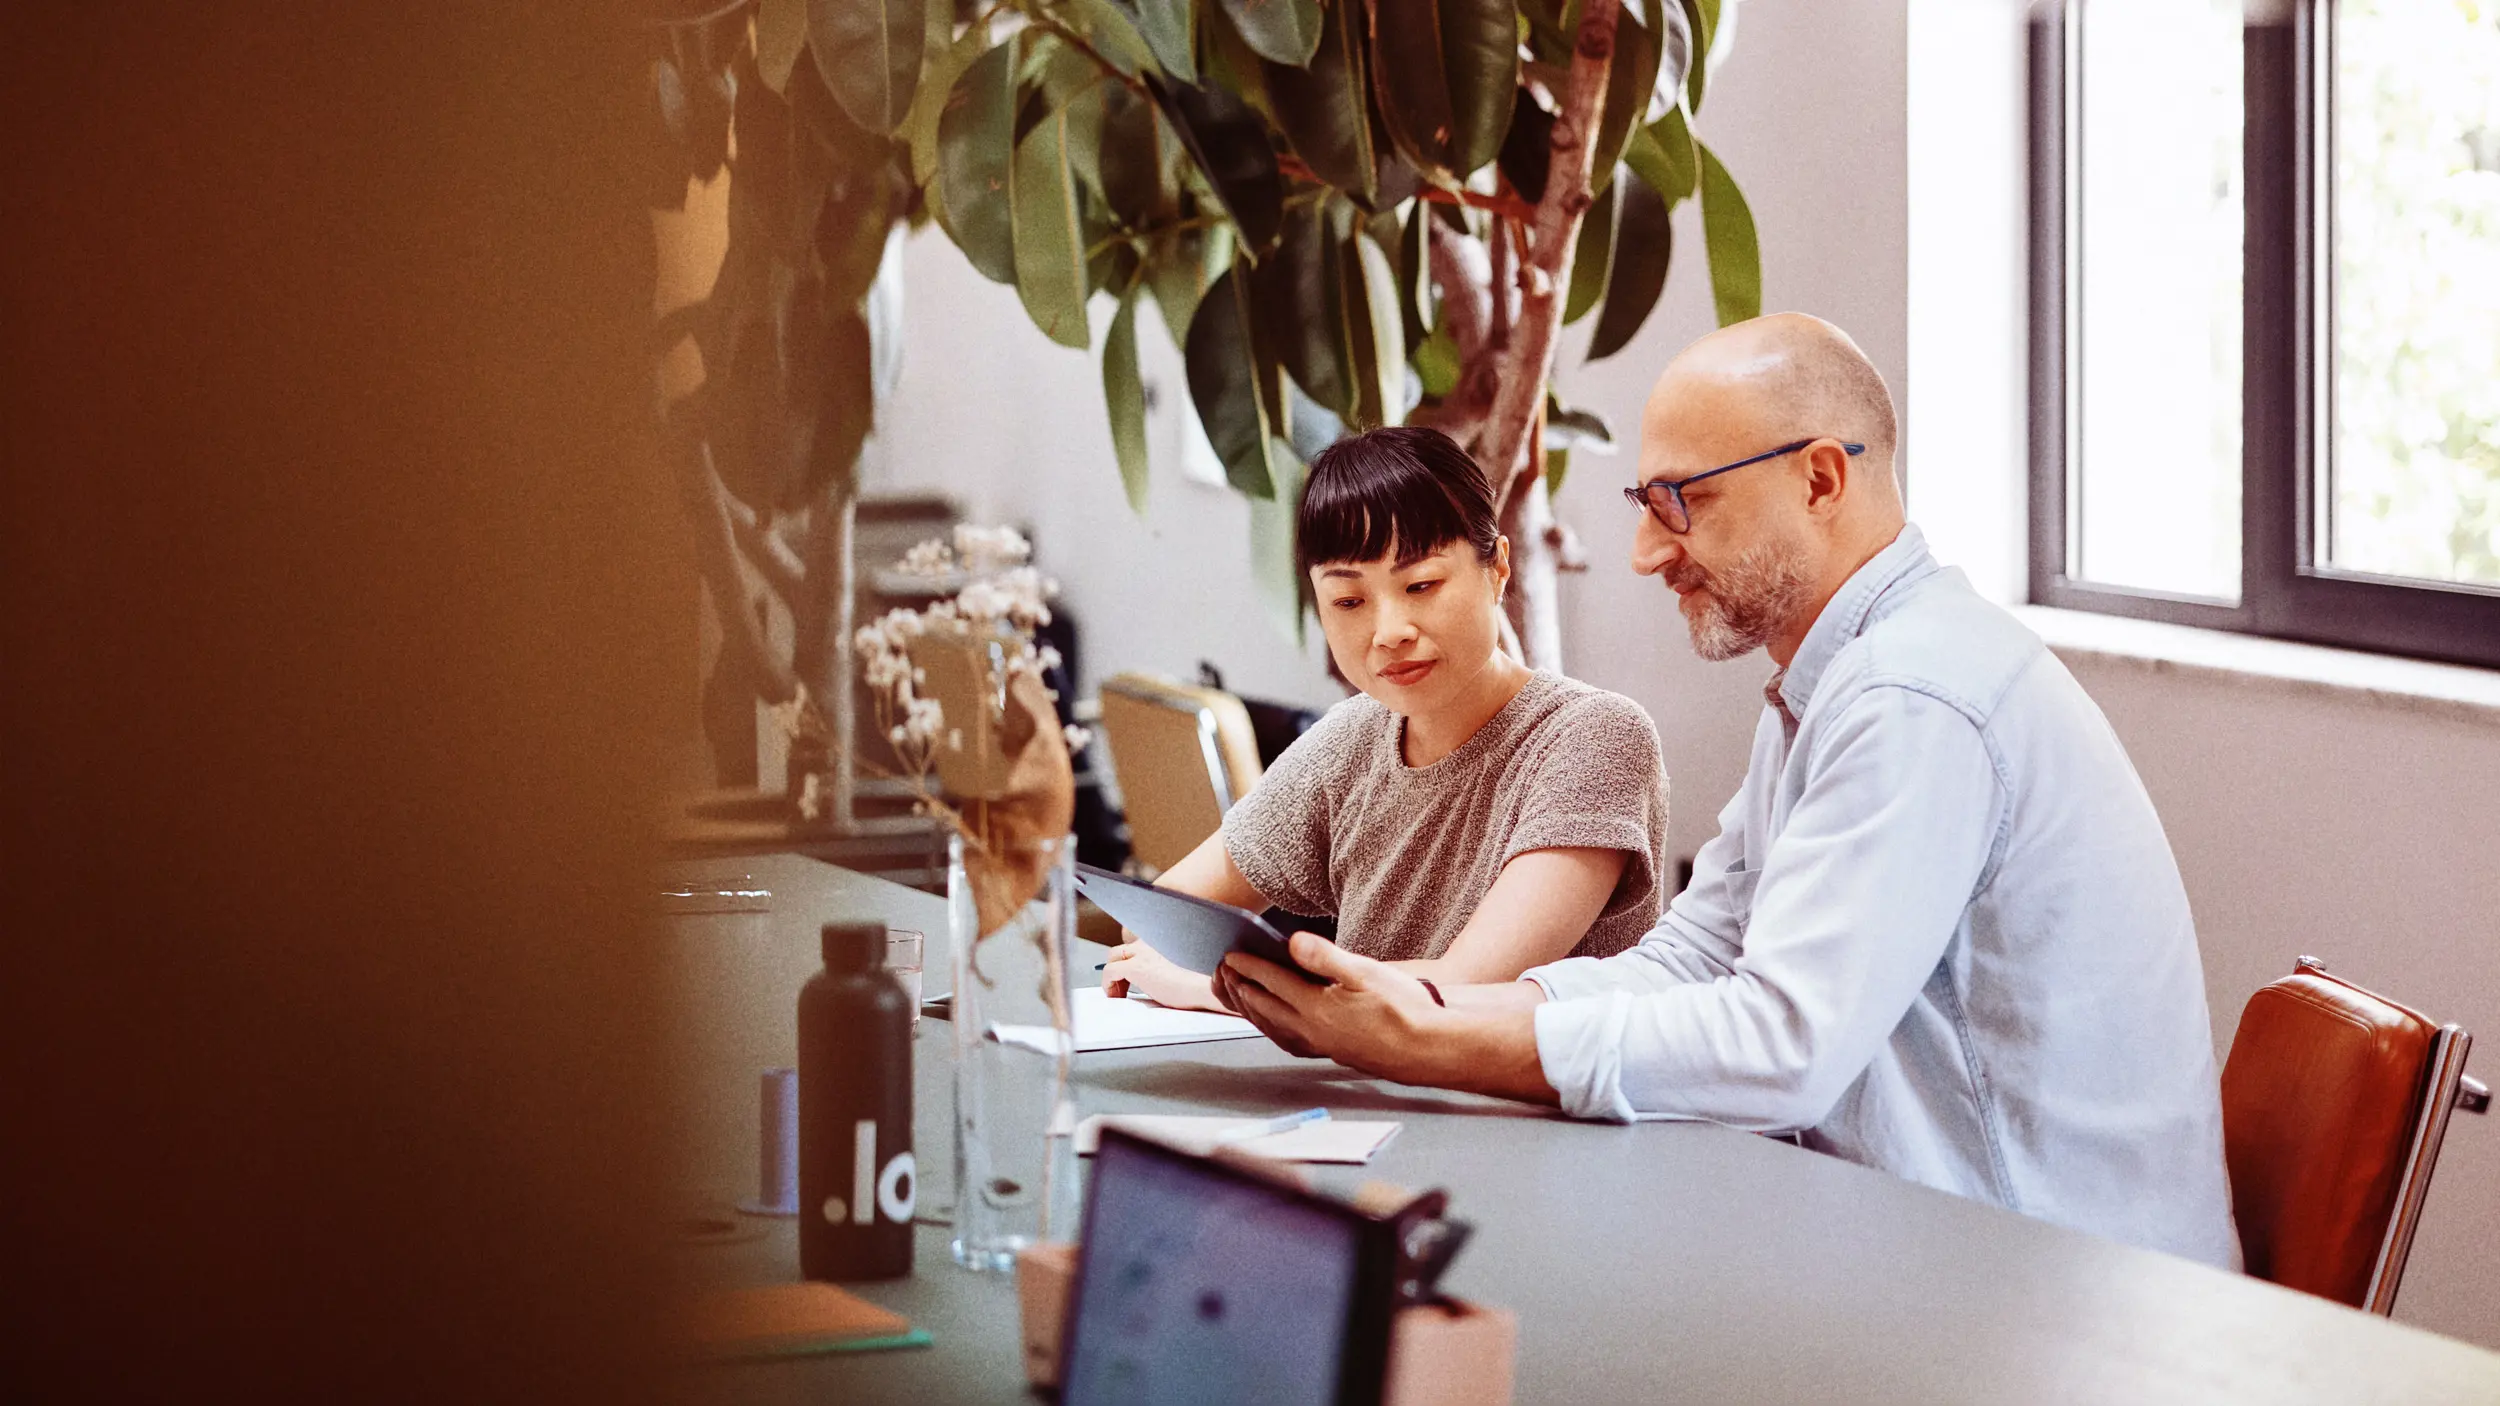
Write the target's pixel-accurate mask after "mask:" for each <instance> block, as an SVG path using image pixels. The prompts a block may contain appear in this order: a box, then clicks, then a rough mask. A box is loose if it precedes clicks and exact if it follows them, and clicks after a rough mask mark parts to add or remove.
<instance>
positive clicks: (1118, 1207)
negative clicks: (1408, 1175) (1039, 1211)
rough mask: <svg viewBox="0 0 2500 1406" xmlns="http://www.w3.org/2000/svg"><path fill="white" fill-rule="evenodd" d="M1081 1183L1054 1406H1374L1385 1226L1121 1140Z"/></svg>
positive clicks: (1238, 1168) (1389, 1247)
mask: <svg viewBox="0 0 2500 1406" xmlns="http://www.w3.org/2000/svg"><path fill="white" fill-rule="evenodd" d="M1086 1183H1087V1185H1086V1205H1085V1220H1084V1236H1083V1241H1084V1244H1083V1249H1082V1251H1081V1252H1080V1253H1079V1255H1078V1257H1077V1270H1076V1282H1075V1283H1074V1285H1073V1286H1071V1288H1070V1290H1069V1293H1068V1310H1067V1314H1066V1318H1065V1321H1064V1326H1063V1328H1062V1330H1061V1331H1062V1332H1063V1333H1064V1334H1065V1337H1064V1339H1063V1341H1062V1345H1061V1351H1060V1357H1059V1361H1060V1364H1061V1376H1060V1381H1061V1386H1060V1400H1061V1401H1062V1402H1063V1403H1065V1406H1103V1403H1108V1402H1117V1401H1187V1402H1193V1403H1197V1404H1198V1406H1376V1403H1378V1402H1379V1400H1380V1398H1381V1389H1382V1385H1383V1378H1384V1377H1385V1375H1386V1371H1387V1367H1388V1346H1389V1324H1390V1320H1391V1316H1392V1314H1393V1313H1394V1311H1395V1294H1394V1287H1395V1286H1394V1280H1395V1277H1396V1271H1397V1257H1398V1229H1397V1224H1396V1222H1394V1221H1392V1220H1389V1219H1386V1218H1383V1217H1379V1216H1375V1215H1371V1214H1369V1213H1366V1212H1364V1211H1361V1210H1359V1209H1357V1208H1355V1207H1354V1206H1351V1205H1349V1204H1347V1203H1345V1202H1342V1201H1339V1200H1337V1199H1335V1198H1333V1197H1330V1196H1327V1195H1325V1194H1322V1193H1318V1192H1313V1191H1308V1190H1304V1189H1302V1188H1301V1187H1298V1186H1294V1185H1291V1184H1288V1183H1286V1182H1284V1181H1281V1180H1274V1179H1271V1178H1270V1177H1268V1176H1265V1175H1261V1174H1260V1173H1258V1172H1257V1171H1255V1170H1253V1169H1250V1168H1246V1167H1244V1166H1242V1165H1240V1164H1238V1163H1228V1162H1226V1161H1222V1160H1216V1159H1209V1158H1205V1157H1196V1156H1191V1155H1188V1154H1186V1153H1182V1152H1179V1151H1177V1150H1175V1149H1172V1148H1169V1147H1166V1146H1164V1145H1162V1144H1160V1143H1157V1142H1152V1141H1150V1140H1148V1139H1145V1138H1140V1137H1135V1136H1132V1135H1130V1134H1128V1133H1126V1132H1124V1131H1122V1130H1120V1129H1118V1128H1106V1129H1104V1130H1103V1134H1102V1147H1101V1149H1100V1151H1098V1152H1097V1153H1096V1154H1095V1156H1094V1166H1093V1171H1092V1174H1091V1175H1089V1176H1088V1177H1087V1178H1086Z"/></svg>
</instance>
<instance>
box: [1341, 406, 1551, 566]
mask: <svg viewBox="0 0 2500 1406" xmlns="http://www.w3.org/2000/svg"><path fill="white" fill-rule="evenodd" d="M1500 536H1501V531H1500V529H1499V528H1498V527H1497V526H1496V525H1495V523H1494V521H1493V486H1492V485H1491V484H1490V483H1488V482H1487V481H1486V480H1485V476H1484V470H1483V469H1481V468H1479V467H1477V465H1476V461H1475V459H1474V457H1473V456H1471V455H1469V454H1468V452H1467V451H1466V450H1464V449H1461V448H1459V447H1458V443H1457V441H1455V440H1453V439H1451V438H1450V437H1449V436H1448V435H1445V434H1443V433H1441V432H1440V431H1439V430H1432V429H1423V428H1419V427H1411V426H1391V427H1389V428H1387V429H1378V430H1371V431H1367V432H1365V433H1363V434H1358V435H1352V436H1349V437H1347V438H1345V439H1341V440H1338V441H1337V442H1336V443H1335V444H1332V445H1330V446H1328V447H1327V448H1326V449H1323V450H1321V451H1320V455H1319V457H1318V458H1317V459H1315V460H1313V461H1312V463H1311V477H1310V481H1309V482H1308V483H1306V484H1304V485H1303V489H1302V509H1301V511H1300V512H1299V513H1298V514H1297V515H1296V516H1295V519H1294V529H1293V555H1294V566H1295V569H1296V570H1298V571H1300V572H1302V573H1304V574H1306V575H1307V574H1308V573H1309V572H1310V569H1311V568H1312V567H1314V566H1319V565H1321V564H1323V563H1326V562H1334V561H1352V562H1361V561H1377V560H1379V559H1380V558H1382V557H1385V556H1387V555H1389V553H1390V552H1391V551H1392V550H1394V551H1395V552H1396V553H1397V564H1398V565H1400V566H1404V565H1405V564H1407V563H1408V562H1411V561H1415V560H1418V559H1420V558H1423V557H1428V556H1430V555H1432V554H1433V553H1434V552H1437V551H1439V550H1441V549H1442V548H1443V547H1446V546H1448V545H1449V544H1450V543H1452V542H1465V543H1466V544H1467V545H1468V546H1470V547H1473V548H1475V552H1476V560H1478V561H1480V562H1489V561H1491V560H1493V551H1494V544H1495V542H1496V541H1497V540H1498V539H1499V538H1500Z"/></svg>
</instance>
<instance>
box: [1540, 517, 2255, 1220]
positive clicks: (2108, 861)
mask: <svg viewBox="0 0 2500 1406" xmlns="http://www.w3.org/2000/svg"><path fill="white" fill-rule="evenodd" d="M1768 692H1769V698H1770V702H1769V706H1766V707H1765V708H1764V709H1763V713H1762V720H1761V722H1760V724H1759V725H1758V726H1757V727H1756V728H1755V729H1754V744H1753V760H1752V764H1751V766H1750V768H1749V769H1748V770H1747V772H1746V774H1745V784H1744V788H1743V789H1742V790H1741V791H1739V792H1738V793H1737V795H1736V798H1735V799H1734V800H1733V801H1730V802H1729V803H1728V806H1727V809H1725V810H1724V811H1722V812H1720V815H1719V833H1718V836H1717V837H1716V838H1715V839H1713V840H1711V841H1710V843H1709V844H1707V845H1705V846H1703V847H1702V850H1701V852H1700V854H1699V855H1697V856H1696V857H1695V858H1694V861H1693V881H1692V883H1691V885H1690V886H1689V887H1687V888H1686V889H1685V891H1684V892H1683V893H1682V894H1680V895H1678V896H1677V897H1676V899H1675V900H1674V902H1673V903H1672V904H1670V905H1669V906H1668V909H1667V911H1666V913H1665V915H1664V916H1663V917H1661V918H1660V919H1659V921H1658V926H1657V927H1656V928H1655V929H1653V930H1652V931H1651V932H1650V934H1649V936H1648V937H1646V938H1644V939H1643V940H1642V942H1641V944H1640V945H1639V946H1637V947H1635V948H1633V949H1632V950H1631V951H1628V952H1625V953H1622V954H1620V955H1618V956H1614V957H1607V958H1602V959H1599V958H1585V957H1583V958H1573V959H1570V960H1567V961H1562V962H1556V963H1553V964H1552V965H1549V966H1544V967H1539V968H1537V969H1535V970H1533V971H1531V972H1529V973H1528V979H1530V980H1532V981H1535V982H1536V983H1537V984H1538V985H1539V986H1541V987H1543V988H1544V990H1545V993H1546V995H1547V996H1548V997H1550V998H1551V999H1550V1000H1548V1001H1547V1002H1546V1003H1545V1004H1543V1005H1541V1006H1539V1007H1538V1008H1537V1011H1536V1041H1537V1053H1538V1055H1539V1057H1540V1059H1541V1061H1542V1062H1543V1065H1544V1068H1545V1077H1546V1078H1547V1079H1548V1080H1549V1081H1550V1082H1551V1083H1552V1084H1553V1086H1554V1088H1555V1090H1556V1091H1557V1092H1559V1093H1560V1094H1561V1095H1562V1106H1563V1108H1564V1109H1565V1111H1567V1112H1569V1113H1572V1114H1574V1115H1576V1116H1579V1117H1583V1118H1608V1119H1617V1120H1630V1119H1633V1118H1639V1117H1666V1118H1696V1119H1709V1120H1712V1121H1715V1122H1720V1123H1726V1124H1730V1125H1733V1126H1735V1127H1739V1128H1748V1129H1754V1130H1757V1131H1764V1132H1791V1131H1794V1132H1797V1133H1798V1134H1799V1135H1800V1136H1799V1141H1801V1142H1802V1143H1803V1144H1804V1145H1805V1146H1807V1147H1810V1148H1814V1149H1817V1150H1819V1151H1823V1152H1828V1153H1831V1154H1832V1155H1834V1156H1838V1157H1845V1158H1847V1159H1849V1160H1850V1161H1853V1162H1860V1163H1864V1164H1865V1165H1867V1166H1870V1167H1880V1168H1882V1169H1884V1170H1885V1171H1889V1172H1892V1173H1894V1174H1896V1175H1899V1176H1902V1177H1906V1178H1908V1179H1909V1180H1911V1181H1916V1182H1922V1183H1924V1184H1926V1185H1929V1186H1933V1187H1938V1188H1941V1189H1943V1190H1946V1191H1951V1192H1957V1193H1959V1194H1961V1195H1964V1196H1970V1197H1975V1198H1977V1199H1979V1200H1982V1201H1989V1202H1993V1203H1995V1204H1997V1205H1999V1206H2004V1207H2006V1208H2008V1209H2011V1210H2015V1211H2020V1212H2023V1213H2026V1214H2029V1215H2034V1216H2038V1217H2040V1218H2042V1219H2044V1220H2049V1221H2055V1222H2057V1223H2059V1224H2063V1225H2068V1226H2073V1227H2076V1228H2078V1229H2081V1230H2087V1231H2092V1232H2094V1233H2097V1234H2101V1235H2105V1236H2108V1237H2110V1238H2112V1239H2116V1240H2123V1241H2128V1242H2131V1243H2133V1244H2138V1245H2144V1246H2149V1247H2151V1248H2153V1249H2157V1250H2167V1251H2170V1252H2172V1253H2175V1254H2180V1255H2185V1256H2187V1257H2189V1258H2191V1259H2197V1260H2203V1261H2205V1262H2207V1263H2209V1264H2215V1265H2221V1266H2225V1267H2229V1268H2237V1267H2238V1266H2239V1237H2238V1235H2237V1233H2236V1232H2235V1231H2234V1230H2233V1229H2232V1225H2231V1206H2230V1186H2229V1182H2228V1180H2227V1178H2226V1176H2225V1174H2224V1171H2223V1163H2222V1106H2221V1095H2220V1089H2219V1086H2218V1082H2217V1078H2216V1074H2215V1069H2214V1054H2213V1034H2212V1029H2211V1027H2210V1025H2209V1024H2208V1019H2207V1015H2206V1010H2205V980H2204V971H2203V968H2202V966H2201V964H2200V961H2199V958H2198V956H2197V951H2196V930H2195V927H2194V925H2193V923H2192V922H2191V921H2190V919H2189V917H2188V903H2187V893H2186V891H2185V889H2184V888H2183V887H2182V886H2181V884H2180V881H2179V870H2178V865H2177V863H2176V861H2174V860H2173V859H2172V857H2171V853H2170V842H2169V840H2168V839H2167V838H2166V837H2165V836H2164V835H2163V834H2162V828H2161V821H2160V819H2159V817H2157V816H2156V815H2155V814H2154V813H2153V805H2152V801H2151V800H2150V798H2148V797H2147V796H2146V795H2145V793H2144V786H2143V783H2142V782H2141V781H2139V780H2138V779H2137V777H2136V774H2135V768H2134V766H2133V765H2132V764H2130V763H2129V762H2128V760H2127V754H2126V752H2125V751H2124V750H2123V749H2122V748H2121V747H2120V746H2119V742H2118V738H2117V737H2116V735H2115V734H2113V733H2112V732H2111V731H2110V727H2109V723H2108V721H2107V720H2106V719H2104V718H2103V717H2102V716H2101V712H2100V709H2099V708H2098V707H2096V706H2094V704H2093V702H2092V700H2091V699H2090V698H2089V697H2087V696H2086V695H2085V693H2084V691H2083V689H2082V687H2081V686H2080V685H2078V684H2077V683H2076V682H2075V680H2074V676H2073V675H2071V674H2069V673H2067V672H2066V668H2065V666H2064V665H2062V664H2060V663H2059V662H2058V660H2057V658H2056V656H2054V655H2052V654H2050V653H2049V652H2048V650H2047V649H2046V648H2045V647H2044V646H2043V645H2042V644H2041V643H2040V640H2039V638H2038V637H2037V636H2035V635H2033V634H2032V633H2031V632H2030V631H2028V630H2026V629H2024V628H2023V627H2022V626H2021V625H2020V624H2019V623H2017V622H2016V621H2015V620H2014V619H2013V617H2012V616H2010V615H2009V614H2007V613H2006V612H2005V611H2003V610H2001V609H1999V608H1998V607H1996V606H1995V605H1993V604H1991V603H1989V602H1988V601H1986V600H1983V599H1982V598H1981V597H1980V596H1979V595H1978V594H1977V593H1976V592H1974V591H1972V590H1971V588H1970V583H1969V581H1968V580H1967V579H1966V578H1964V576H1963V575H1962V573H1961V572H1959V571H1956V570H1950V569H1947V568H1944V567H1940V566H1938V565H1937V564H1936V560H1935V558H1934V557H1933V556H1932V555H1930V554H1929V552H1928V550H1927V544H1926V541H1925V539H1924V538H1922V537H1921V536H1920V535H1919V531H1918V529H1917V528H1915V527H1911V528H1905V529H1903V531H1902V533H1901V535H1900V537H1899V538H1898V539H1896V540H1895V541H1894V542H1893V543H1892V545H1890V546H1888V547H1886V548H1885V549H1884V550H1883V551H1881V552H1879V553H1877V554H1876V556H1875V557H1874V559H1873V560H1871V561H1869V562H1868V563H1867V564H1866V565H1865V566H1863V567H1861V568H1860V569H1859V570H1858V572H1857V573H1856V574H1855V575H1853V576H1851V577H1850V578H1849V580H1848V583H1847V584H1846V585H1844V586H1843V587H1842V588H1841V589H1840V592H1839V594H1837V595H1835V596H1834V597H1833V598H1832V601H1831V603H1830V604H1829V605H1828V606H1826V607H1824V610H1823V613H1822V615H1821V616H1820V617H1819V618H1818V619H1817V620H1816V621H1815V623H1814V627H1813V628H1812V629H1811V630H1810V631H1808V632H1807V635H1806V638H1805V641H1804V643H1803V644H1802V645H1801V646H1800V647H1799V649H1798V651H1797V656H1796V658H1795V659H1794V660H1792V661H1791V662H1790V664H1789V667H1788V669H1787V670H1786V671H1785V673H1784V674H1783V675H1782V676H1781V677H1779V678H1778V679H1776V680H1774V682H1773V688H1772V690H1769V691H1768Z"/></svg>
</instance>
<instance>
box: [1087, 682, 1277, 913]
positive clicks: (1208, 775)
mask: <svg viewBox="0 0 2500 1406" xmlns="http://www.w3.org/2000/svg"><path fill="white" fill-rule="evenodd" d="M1102 731H1103V738H1104V740H1105V741H1106V742H1108V743H1109V744H1110V747H1111V771H1112V775H1113V776H1115V777H1116V778H1118V780H1119V784H1120V798H1121V802H1122V804H1123V805H1124V806H1125V807H1126V808H1127V814H1128V827H1129V843H1130V846H1131V847H1132V849H1133V851H1134V853H1135V855H1136V863H1137V868H1138V870H1139V872H1140V873H1141V874H1143V875H1144V876H1145V877H1148V878H1152V877H1153V876H1154V875H1156V874H1160V873H1162V872H1163V871H1164V870H1166V869H1169V868H1171V867H1172V866H1173V865H1175V864H1178V863H1179V862H1180V861H1181V859H1182V857H1183V856H1185V855H1187V854H1188V853H1189V852H1190V851H1191V850H1193V849H1196V848H1197V847H1198V843H1199V842H1200V841H1201V840H1204V839H1205V838H1206V837H1207V836H1209V835H1212V834H1214V833H1215V831H1216V827H1217V826H1219V825H1221V824H1223V823H1224V812H1226V811H1228V810H1231V809H1232V808H1233V802H1234V801H1236V800H1239V799H1240V798H1241V797H1242V796H1244V795H1246V794H1248V793H1249V790H1250V788H1251V787H1252V786H1255V785H1257V784H1258V781H1259V776H1260V774H1261V771H1262V768H1261V767H1260V765H1259V746H1258V736H1257V734H1256V733H1255V732H1254V731H1253V730H1252V728H1251V726H1250V714H1249V711H1248V710H1247V709H1245V708H1244V707H1243V706H1242V703H1241V700H1240V699H1238V698H1235V697H1234V696H1233V695H1231V694H1229V693H1226V692H1224V691H1223V690H1221V689H1213V688H1195V687H1192V686H1190V685H1187V684H1177V683H1173V682H1171V681H1170V680H1168V679H1159V678H1156V677H1154V676H1153V675H1151V674H1137V673H1127V674H1114V675H1112V676H1111V677H1110V678H1107V679H1105V680H1103V683H1102Z"/></svg>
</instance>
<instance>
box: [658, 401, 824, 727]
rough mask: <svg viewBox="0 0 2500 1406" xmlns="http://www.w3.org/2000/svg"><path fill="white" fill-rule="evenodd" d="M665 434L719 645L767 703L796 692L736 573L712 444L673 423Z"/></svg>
mask: <svg viewBox="0 0 2500 1406" xmlns="http://www.w3.org/2000/svg"><path fill="white" fill-rule="evenodd" d="M670 430H671V433H670V435H669V438H670V439H671V440H673V441H675V444H674V446H673V448H674V451H675V457H676V460H677V491H678V497H679V500H680V501H681V502H683V503H684V505H685V509H686V516H687V518H688V519H689V520H690V521H691V522H692V524H693V526H694V542H695V559H696V563H697V565H698V567H699V568H700V569H701V571H702V573H703V579H704V580H705V582H707V583H708V584H709V585H710V586H711V588H712V603H713V607H714V613H715V614H717V615H718V616H719V617H720V632H721V648H722V649H723V650H724V651H727V652H728V654H729V655H730V656H732V657H734V658H735V659H736V661H737V669H738V671H739V672H740V673H741V674H743V675H745V676H746V677H747V678H748V679H750V680H752V681H753V684H754V687H755V691H756V692H757V693H758V694H760V695H762V696H763V697H764V698H765V699H766V701H768V702H773V703H779V702H782V701H784V700H786V699H788V698H790V697H791V696H792V695H793V694H795V693H797V692H798V677H797V675H796V674H794V673H792V672H791V669H790V666H789V665H787V664H785V663H783V662H782V661H781V659H780V657H779V656H778V655H776V654H775V653H774V652H773V650H772V647H771V646H770V645H769V644H768V643H766V641H765V639H764V630H763V626H762V625H761V624H759V623H758V622H757V620H756V618H755V610H754V598H753V597H751V596H749V595H748V594H747V587H746V579H745V577H744V576H742V575H741V574H740V573H739V571H738V547H737V532H736V529H735V528H734V527H733V526H732V525H731V524H732V522H733V521H734V519H735V514H733V513H732V512H731V511H730V503H729V494H728V493H727V492H726V491H725V490H724V489H722V487H721V482H720V474H719V473H718V472H717V471H716V470H714V469H713V467H712V450H711V446H710V445H707V444H705V443H704V442H703V440H702V438H701V436H699V435H697V434H694V433H691V432H690V431H689V430H688V429H687V428H686V427H685V426H683V425H675V424H672V425H671V426H670Z"/></svg>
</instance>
